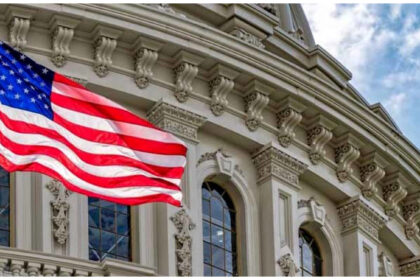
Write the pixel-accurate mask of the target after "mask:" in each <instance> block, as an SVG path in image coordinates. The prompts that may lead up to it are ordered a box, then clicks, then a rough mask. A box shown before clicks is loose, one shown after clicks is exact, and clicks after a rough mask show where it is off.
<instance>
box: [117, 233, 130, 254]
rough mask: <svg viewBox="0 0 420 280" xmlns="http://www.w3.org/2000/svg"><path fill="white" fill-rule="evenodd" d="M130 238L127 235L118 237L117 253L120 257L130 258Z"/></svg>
mask: <svg viewBox="0 0 420 280" xmlns="http://www.w3.org/2000/svg"><path fill="white" fill-rule="evenodd" d="M129 245H130V244H129V240H128V238H127V237H124V236H119V237H118V247H117V255H118V256H120V257H124V258H128V253H129Z"/></svg>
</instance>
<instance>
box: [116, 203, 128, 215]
mask: <svg viewBox="0 0 420 280" xmlns="http://www.w3.org/2000/svg"><path fill="white" fill-rule="evenodd" d="M117 211H118V212H121V213H123V214H128V206H126V205H122V204H117Z"/></svg>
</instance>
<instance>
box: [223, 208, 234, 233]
mask: <svg viewBox="0 0 420 280" xmlns="http://www.w3.org/2000/svg"><path fill="white" fill-rule="evenodd" d="M224 212H225V221H224V226H225V228H227V229H231V228H232V224H231V223H232V222H231V217H230V215H231V213H230V211H229V210H228V209H226V208H225V209H224Z"/></svg>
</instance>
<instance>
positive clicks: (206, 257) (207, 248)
mask: <svg viewBox="0 0 420 280" xmlns="http://www.w3.org/2000/svg"><path fill="white" fill-rule="evenodd" d="M203 245H204V248H203V253H204V262H205V263H208V264H211V246H210V244H208V243H207V242H204V244H203Z"/></svg>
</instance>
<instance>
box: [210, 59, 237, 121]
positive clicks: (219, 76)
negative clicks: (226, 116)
mask: <svg viewBox="0 0 420 280" xmlns="http://www.w3.org/2000/svg"><path fill="white" fill-rule="evenodd" d="M210 73H211V74H210V76H211V78H210V82H209V87H210V97H211V104H210V109H211V111H212V112H213V114H214V115H215V116H220V115H222V114H223V112H224V111H225V109H226V107H227V105H228V100H227V98H226V96H227V95H228V94H229V93H230V92H231V91H232V89H233V87H234V85H235V83H234V82H233V79H235V78H236V77H237V76H238V74H239V73H238V72H236V71H234V70H231V69H229V68H227V67H225V66H223V65H221V64H216V65H215V66H214V67H213V68H212V70H210Z"/></svg>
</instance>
